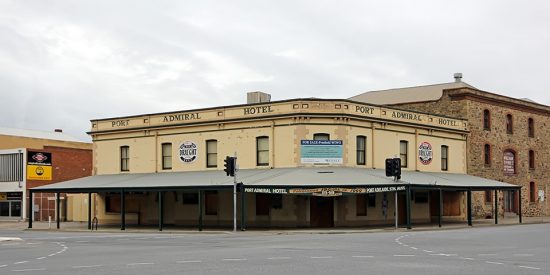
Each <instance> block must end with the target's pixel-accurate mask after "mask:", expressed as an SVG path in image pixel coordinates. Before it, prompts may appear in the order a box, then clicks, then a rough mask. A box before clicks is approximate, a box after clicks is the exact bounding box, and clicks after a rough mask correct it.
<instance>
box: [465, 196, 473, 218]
mask: <svg viewBox="0 0 550 275" xmlns="http://www.w3.org/2000/svg"><path fill="white" fill-rule="evenodd" d="M466 203H467V204H468V205H467V206H466V211H467V212H468V226H472V190H468V191H466Z"/></svg>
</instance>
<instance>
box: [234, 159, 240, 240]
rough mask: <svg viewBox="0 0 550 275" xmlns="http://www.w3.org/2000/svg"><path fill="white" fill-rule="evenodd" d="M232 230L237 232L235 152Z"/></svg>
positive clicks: (235, 163)
mask: <svg viewBox="0 0 550 275" xmlns="http://www.w3.org/2000/svg"><path fill="white" fill-rule="evenodd" d="M233 169H234V172H233V232H237V171H238V170H239V169H238V166H237V152H235V157H234V158H233Z"/></svg>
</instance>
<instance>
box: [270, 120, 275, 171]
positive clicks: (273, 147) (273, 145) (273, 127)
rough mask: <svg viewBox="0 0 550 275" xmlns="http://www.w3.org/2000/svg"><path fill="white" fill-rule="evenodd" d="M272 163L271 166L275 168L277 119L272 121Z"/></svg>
mask: <svg viewBox="0 0 550 275" xmlns="http://www.w3.org/2000/svg"><path fill="white" fill-rule="evenodd" d="M270 163H271V165H270V168H271V169H273V168H275V121H274V120H272V121H271V162H270Z"/></svg>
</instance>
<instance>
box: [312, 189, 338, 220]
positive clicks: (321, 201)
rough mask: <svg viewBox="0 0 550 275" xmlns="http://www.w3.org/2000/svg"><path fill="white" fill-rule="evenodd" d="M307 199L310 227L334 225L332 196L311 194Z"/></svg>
mask: <svg viewBox="0 0 550 275" xmlns="http://www.w3.org/2000/svg"><path fill="white" fill-rule="evenodd" d="M309 201H310V204H309V213H310V225H311V227H334V198H332V197H316V196H311V197H310V200H309Z"/></svg>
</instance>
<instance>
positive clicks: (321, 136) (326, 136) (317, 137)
mask: <svg viewBox="0 0 550 275" xmlns="http://www.w3.org/2000/svg"><path fill="white" fill-rule="evenodd" d="M313 140H330V135H329V134H326V133H319V134H313Z"/></svg>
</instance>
